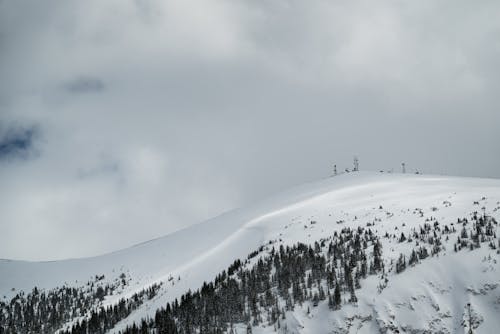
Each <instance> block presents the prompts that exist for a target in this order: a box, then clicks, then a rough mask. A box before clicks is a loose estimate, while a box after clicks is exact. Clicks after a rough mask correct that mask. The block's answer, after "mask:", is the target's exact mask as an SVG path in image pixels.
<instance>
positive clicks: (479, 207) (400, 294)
mask: <svg viewBox="0 0 500 334" xmlns="http://www.w3.org/2000/svg"><path fill="white" fill-rule="evenodd" d="M497 221H500V180H495V179H478V178H459V177H447V176H428V175H412V174H387V173H374V172H355V173H347V174H342V175H338V176H335V177H332V178H329V179H326V180H322V181H319V182H315V183H311V184H306V185H303V186H300V187H296V188H294V189H291V190H290V191H287V192H284V193H281V194H279V195H277V196H274V197H272V198H269V199H266V200H263V201H261V202H259V203H256V204H255V205H253V206H251V207H248V208H245V209H238V210H235V211H231V212H229V213H226V214H223V215H221V216H219V217H216V218H213V219H211V220H208V221H206V222H203V223H200V224H197V225H194V226H191V227H189V228H186V229H184V230H181V231H178V232H176V233H173V234H170V235H167V236H165V237H161V238H158V239H155V240H151V241H148V242H145V243H142V244H139V245H136V246H134V247H131V248H128V249H124V250H120V251H117V252H113V253H110V254H106V255H102V256H97V257H92V258H84V259H69V260H64V261H53V262H24V261H10V260H0V301H3V302H4V303H5V305H7V304H12V303H11V301H12V298H14V297H16V295H17V296H19V293H20V291H24V293H23V294H22V295H23V296H25V295H26V294H28V293H29V292H31V291H32V289H33V288H34V287H35V286H36V287H37V290H38V291H47V292H48V291H50V290H51V289H56V288H58V287H63V286H65V287H77V288H78V287H85V286H87V287H88V286H89V285H90V286H92V289H93V288H94V286H95V287H98V286H106V285H108V286H112V289H111V290H109V291H108V290H106V291H105V292H104V293H103V295H102V296H101V298H100V299H102V300H100V301H96V302H95V304H92V303H94V302H91V305H93V306H94V307H96V305H99V306H104V307H106V306H109V305H116V303H118V301H119V300H120V299H122V298H130V297H132V296H133V295H134V294H135V293H139V292H141V291H142V290H144V289H145V288H148V287H151V286H153V285H154V286H155V293H154V296H150V298H144V300H142V302H141V303H140V304H138V305H137V306H136V307H134V309H133V310H132V311H131V312H130V314H128V315H127V316H126V317H125V318H124V319H121V320H120V321H119V322H118V323H117V324H116V326H114V328H113V329H111V330H110V332H118V331H120V330H124V329H125V328H126V326H128V325H131V324H132V323H134V322H135V323H140V322H141V320H142V319H143V318H145V317H151V318H153V317H154V316H155V312H156V311H157V310H158V309H159V308H161V307H164V306H165V304H166V303H169V302H172V301H173V300H175V299H176V298H180V297H181V296H182V295H183V294H185V293H186V292H188V291H189V290H191V291H194V290H196V289H199V288H201V286H202V285H203V283H204V282H211V281H213V280H214V278H215V277H216V276H217V275H218V274H220V273H221V272H222V271H224V270H227V269H228V266H230V265H231V264H232V263H233V262H234V261H235V260H237V259H241V260H242V261H244V264H243V267H247V268H250V267H251V266H252V265H254V264H255V263H256V261H257V259H258V258H265V257H266V256H268V255H269V254H271V252H273V249H274V250H277V249H279V247H280V246H281V245H284V246H287V245H288V246H292V245H295V244H297V243H298V242H300V243H302V244H306V245H313V244H314V243H315V242H317V241H320V240H323V241H324V242H326V243H325V244H327V243H328V242H331V241H332V240H336V239H334V238H333V237H332V236H334V235H335V233H336V232H337V233H338V234H340V235H342V234H341V231H342V230H343V229H346V228H348V229H350V230H352V231H361V229H364V231H367V230H368V229H369V230H370V232H373V234H374V235H375V236H376V237H377V238H378V239H379V240H380V243H381V247H382V249H383V264H384V269H383V270H381V271H377V272H376V273H375V274H373V275H368V276H367V277H366V278H363V279H362V281H361V283H360V286H361V287H358V288H357V290H356V296H357V301H355V302H354V301H352V300H351V301H349V300H348V299H349V298H348V295H346V296H345V297H344V295H343V299H342V300H343V301H342V307H341V308H340V309H336V310H332V309H331V307H329V305H328V300H321V301H320V302H319V303H314V304H313V303H311V302H310V301H306V302H304V303H302V305H300V306H299V305H297V306H296V307H294V308H293V310H291V309H290V310H287V311H285V312H284V313H286V314H285V315H284V316H283V320H281V325H280V326H279V328H277V327H276V324H274V325H272V324H270V323H269V322H265V321H262V322H261V323H258V324H255V325H254V326H253V328H252V331H253V332H254V333H267V332H273V331H280V332H284V331H286V332H289V333H375V332H387V333H395V332H408V333H438V332H442V333H464V332H465V333H468V330H469V328H470V327H472V328H471V329H472V330H473V332H474V333H495V332H498V328H500V317H499V315H500V271H499V264H498V262H499V260H500V255H499V253H498V249H499V246H500V245H499V239H498V237H497V235H498V232H499V231H498V223H497ZM488 226H489V227H488ZM124 228H126V227H124ZM344 231H345V230H344ZM464 231H465V232H464ZM484 231H486V232H484ZM424 232H425V233H424ZM363 233H364V232H363ZM462 233H465V234H466V237H465V238H462V239H460V240H461V242H462V244H460V242H458V240H459V238H460V237H461V235H462ZM424 234H425V238H424V237H423V235H424ZM402 235H403V237H402ZM417 235H418V237H417ZM116 237H118V238H119V237H120V231H117V236H116ZM429 238H430V241H429ZM436 240H438V242H437V241H436ZM464 240H465V241H464ZM457 245H458V246H459V247H458V248H459V249H456V247H457ZM422 246H424V247H427V248H428V250H429V256H428V257H426V258H425V259H424V258H423V257H422V258H421V259H419V260H418V264H416V265H415V264H413V265H409V264H407V262H408V259H409V258H410V257H411V256H412V254H411V253H412V251H413V250H415V249H417V250H418V247H422ZM370 247H373V244H368V246H367V247H366V249H367V254H370V252H371V249H372V248H370ZM433 249H437V251H436V252H435V253H434V252H433ZM252 252H253V254H254V255H255V256H251V257H249V256H248V255H249V254H250V253H252ZM321 252H323V249H320V250H318V253H321ZM324 252H326V248H325V250H324ZM431 252H432V254H431ZM402 255H403V256H404V258H405V265H406V266H405V268H404V270H400V268H399V269H398V270H396V264H397V263H398V259H400V257H401V256H402ZM369 259H370V257H369ZM245 260H246V261H245ZM332 266H333V265H332ZM396 271H398V272H396ZM155 284H158V285H155ZM317 284H318V286H317V288H319V286H320V285H321V284H323V283H322V282H319V280H318V283H317ZM312 290H314V287H313V288H312ZM312 290H311V291H312ZM327 290H328V288H327ZM329 292H330V291H329V290H328V293H329ZM16 300H17V299H16ZM14 302H15V301H14ZM90 309H91V308H90ZM90 309H89V310H90ZM80 311H82V310H80ZM82 313H85V312H82ZM77 315H78V316H75V317H69V318H67V319H64V321H63V322H64V323H66V328H69V327H68V326H69V325H71V324H74V323H75V321H78V320H82V319H83V318H84V317H82V316H79V314H77ZM1 319H2V318H1V317H0V324H1ZM232 330H233V331H234V332H237V333H243V332H246V331H247V324H244V323H235V324H234V326H233V329H232ZM1 331H2V329H1V326H0V332H1Z"/></svg>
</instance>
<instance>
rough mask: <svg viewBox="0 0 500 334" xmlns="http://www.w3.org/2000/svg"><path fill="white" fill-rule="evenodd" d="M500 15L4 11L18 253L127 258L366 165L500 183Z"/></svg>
mask: <svg viewBox="0 0 500 334" xmlns="http://www.w3.org/2000/svg"><path fill="white" fill-rule="evenodd" d="M499 10H500V5H499V3H498V2H497V1H483V2H481V3H480V4H479V3H472V2H469V1H462V0H459V1H458V2H457V1H451V0H445V1H440V2H435V1H418V2H394V1H389V0H387V1H386V0H383V1H377V2H370V1H363V0H359V1H350V2H339V1H310V2H299V1H294V0H285V1H246V0H242V1H225V0H222V1H211V0H208V1H205V2H203V3H200V2H199V1H191V0H187V1H177V0H175V1H172V0H168V1H159V0H158V1H156V0H151V1H132V0H130V1H122V0H112V1H106V2H102V1H97V0H95V1H94V0H90V1H86V2H85V3H78V2H64V3H61V2H58V1H51V0H49V1H44V2H38V1H28V2H14V1H10V2H6V1H4V2H0V121H1V122H2V124H8V125H9V127H10V128H15V129H18V130H15V131H14V132H13V135H11V136H10V137H8V136H1V137H0V138H2V139H1V140H2V143H3V144H2V145H4V146H2V147H4V149H3V151H5V152H8V153H7V155H5V157H4V158H2V161H7V160H6V159H7V157H9V158H8V159H9V160H8V161H9V163H2V164H0V184H1V185H2V191H0V236H1V238H2V239H0V257H3V258H24V259H54V258H64V257H73V256H88V255H95V254H99V253H103V252H106V251H112V250H115V249H118V248H121V247H126V246H129V245H131V244H133V243H137V242H141V241H144V240H146V239H150V238H154V237H157V236H159V235H163V234H166V233H170V232H172V231H174V230H177V229H180V228H183V227H185V226H188V225H190V224H194V223H197V222H199V221H201V220H204V219H207V218H210V217H212V216H215V215H217V214H219V213H221V212H223V211H226V210H229V209H231V208H234V207H239V206H245V205H247V204H249V203H252V202H253V201H256V200H258V199H260V198H262V197H263V196H266V195H269V194H271V193H273V192H276V191H278V190H280V189H283V188H286V187H289V186H290V185H293V184H297V183H302V182H305V181H310V180H313V179H317V178H322V177H324V176H326V175H329V174H330V172H331V167H332V165H333V164H334V163H336V164H337V166H338V167H339V169H343V168H345V167H350V166H351V162H352V157H353V155H355V154H356V155H358V156H359V158H360V163H361V169H376V170H379V169H391V168H395V169H398V168H399V166H400V163H401V161H405V162H406V165H407V169H408V170H415V169H418V170H420V171H422V172H433V173H446V174H458V175H472V176H490V177H500V174H499V171H500V168H499V167H500V157H499V155H498V154H495V153H496V152H497V151H498V144H497V143H498V142H500V135H499V132H498V130H497V124H500V114H499V113H498V107H499V103H498V97H497V95H498V94H497V92H498V90H499V89H500V73H499V72H500V54H499V53H500V49H499V48H498V42H497V38H496V36H498V32H499V31H500V22H499V21H498V17H497V16H498V15H497V13H498V12H499ZM12 124H13V125H15V126H11V125H12ZM32 124H36V129H37V130H35V131H34V132H33V134H32V135H29V134H27V133H25V132H26V131H29V130H30V129H31V125H32ZM6 129H7V127H6ZM2 133H7V132H5V131H4V132H2ZM39 134H43V137H42V136H41V135H39ZM23 147H25V148H23ZM15 152H17V153H15ZM32 152H36V154H35V155H31V154H32ZM25 156H29V157H31V156H34V157H36V159H19V157H25ZM12 157H16V158H14V159H12ZM478 161H480V162H481V163H478ZM118 234H119V237H117V235H118ZM26 245H30V246H28V247H26Z"/></svg>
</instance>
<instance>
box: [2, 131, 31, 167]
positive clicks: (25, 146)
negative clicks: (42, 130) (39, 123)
mask: <svg viewBox="0 0 500 334" xmlns="http://www.w3.org/2000/svg"><path fill="white" fill-rule="evenodd" d="M0 130H1V129H0ZM37 135H38V129H37V127H35V126H33V127H28V128H23V127H8V128H7V129H5V130H3V131H0V161H1V160H4V161H5V160H12V159H26V158H28V157H29V156H30V154H32V153H34V152H33V150H34V147H33V146H34V140H35V138H36V137H37Z"/></svg>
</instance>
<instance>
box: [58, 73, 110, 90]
mask: <svg viewBox="0 0 500 334" xmlns="http://www.w3.org/2000/svg"><path fill="white" fill-rule="evenodd" d="M64 86H65V88H66V89H67V90H68V92H70V93H75V94H80V93H97V92H101V91H103V90H104V87H105V86H104V83H103V82H102V81H101V80H99V79H98V78H90V77H78V78H76V79H74V80H72V81H70V82H68V83H66V84H65V85H64Z"/></svg>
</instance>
